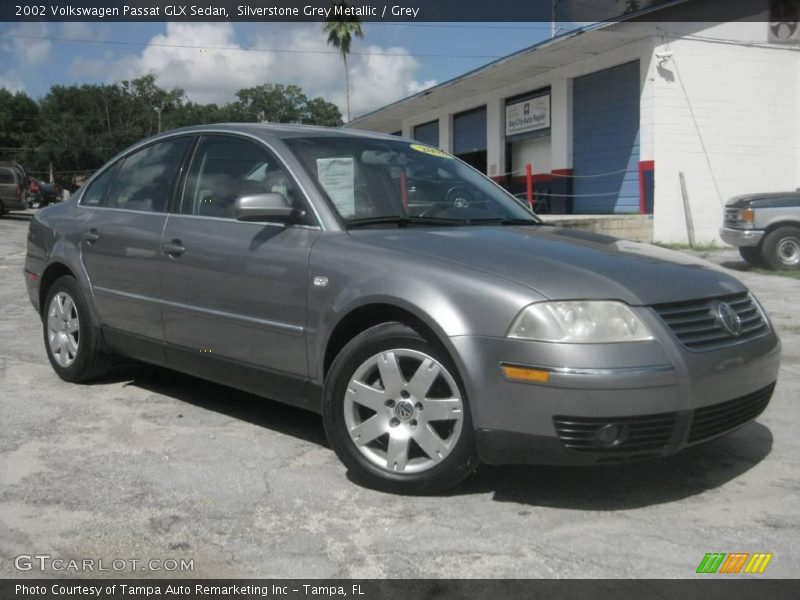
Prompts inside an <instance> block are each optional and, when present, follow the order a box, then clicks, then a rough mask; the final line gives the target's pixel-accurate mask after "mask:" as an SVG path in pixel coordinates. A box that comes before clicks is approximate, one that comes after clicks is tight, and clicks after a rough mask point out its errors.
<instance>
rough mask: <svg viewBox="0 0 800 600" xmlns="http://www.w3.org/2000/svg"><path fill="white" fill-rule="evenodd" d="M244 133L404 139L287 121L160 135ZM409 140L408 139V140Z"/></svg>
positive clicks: (223, 125)
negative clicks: (295, 123)
mask: <svg viewBox="0 0 800 600" xmlns="http://www.w3.org/2000/svg"><path fill="white" fill-rule="evenodd" d="M203 132H208V133H222V132H228V133H244V134H247V135H252V136H255V137H260V138H265V139H267V138H281V139H285V138H294V137H331V136H333V137H343V138H348V137H349V138H372V139H382V140H398V139H403V138H400V137H398V136H396V135H391V134H388V133H377V132H373V131H364V130H353V129H343V128H341V127H322V126H318V125H294V124H286V123H215V124H213V125H193V126H191V127H181V128H179V129H171V130H170V131H167V132H164V133H162V134H161V135H160V136H155V137H154V138H150V139H156V138H158V137H166V136H172V135H176V134H179V133H203ZM406 141H408V140H406Z"/></svg>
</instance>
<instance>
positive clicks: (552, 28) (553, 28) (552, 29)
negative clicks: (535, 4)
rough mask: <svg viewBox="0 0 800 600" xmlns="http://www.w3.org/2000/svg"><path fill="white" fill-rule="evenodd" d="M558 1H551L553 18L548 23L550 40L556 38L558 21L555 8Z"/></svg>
mask: <svg viewBox="0 0 800 600" xmlns="http://www.w3.org/2000/svg"><path fill="white" fill-rule="evenodd" d="M559 1H560V0H553V18H552V20H551V21H550V37H551V38H554V37H556V32H557V31H558V30H557V29H556V23H557V22H558V19H556V7H557V6H558V3H559Z"/></svg>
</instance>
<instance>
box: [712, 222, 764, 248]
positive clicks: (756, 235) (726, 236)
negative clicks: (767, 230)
mask: <svg viewBox="0 0 800 600" xmlns="http://www.w3.org/2000/svg"><path fill="white" fill-rule="evenodd" d="M719 236H720V237H721V238H722V241H723V242H725V243H726V244H730V245H731V246H736V247H737V248H740V247H742V246H746V247H750V246H758V244H760V243H761V238H762V237H764V232H763V231H760V230H758V229H731V228H730V227H722V228H721V229H720V230H719Z"/></svg>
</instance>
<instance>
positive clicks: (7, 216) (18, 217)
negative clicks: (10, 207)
mask: <svg viewBox="0 0 800 600" xmlns="http://www.w3.org/2000/svg"><path fill="white" fill-rule="evenodd" d="M32 217H33V214H32V213H3V216H2V217H0V219H3V220H4V221H30V220H31V218H32Z"/></svg>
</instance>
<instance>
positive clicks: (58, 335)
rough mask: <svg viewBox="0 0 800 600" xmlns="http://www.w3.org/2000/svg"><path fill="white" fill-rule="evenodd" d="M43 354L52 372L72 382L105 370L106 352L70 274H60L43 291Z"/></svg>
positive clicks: (107, 359) (95, 375)
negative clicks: (44, 292)
mask: <svg viewBox="0 0 800 600" xmlns="http://www.w3.org/2000/svg"><path fill="white" fill-rule="evenodd" d="M42 330H43V333H44V347H45V349H46V351H47V358H48V359H49V360H50V364H51V365H52V367H53V370H54V371H55V372H56V374H57V375H58V376H59V377H61V379H63V380H64V381H70V382H73V383H77V382H81V381H90V380H92V379H97V378H98V377H101V376H102V375H103V374H105V372H106V370H107V369H108V363H109V356H108V354H107V353H106V352H105V351H104V349H103V347H102V342H101V339H100V336H99V333H98V328H97V326H96V324H95V323H94V321H93V320H92V315H91V312H90V311H89V304H88V302H87V301H86V296H84V294H83V291H82V290H81V288H80V285H78V282H77V281H76V280H75V278H74V277H72V276H70V275H63V276H62V277H59V278H58V279H56V280H55V281H54V282H53V285H52V286H50V289H49V290H48V292H47V298H46V300H45V303H44V311H43V312H42Z"/></svg>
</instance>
